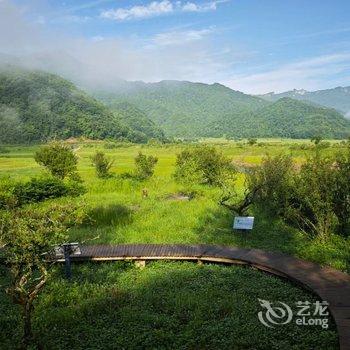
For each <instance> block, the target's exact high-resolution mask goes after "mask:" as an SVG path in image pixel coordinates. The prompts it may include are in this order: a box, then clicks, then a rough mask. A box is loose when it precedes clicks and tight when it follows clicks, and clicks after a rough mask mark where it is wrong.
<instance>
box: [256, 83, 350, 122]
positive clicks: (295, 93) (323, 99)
mask: <svg viewBox="0 0 350 350" xmlns="http://www.w3.org/2000/svg"><path fill="white" fill-rule="evenodd" d="M260 97H262V98H264V99H266V100H267V101H277V100H279V99H280V98H282V97H291V98H293V99H296V100H301V101H309V102H313V103H315V104H318V105H322V106H325V107H330V108H334V109H336V110H338V111H340V112H342V113H343V114H345V115H347V116H348V117H350V86H348V87H341V86H338V87H336V88H334V89H326V90H317V91H306V90H292V91H286V92H282V93H280V94H275V93H273V92H271V93H268V94H265V95H260Z"/></svg>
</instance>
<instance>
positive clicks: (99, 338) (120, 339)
mask: <svg viewBox="0 0 350 350" xmlns="http://www.w3.org/2000/svg"><path fill="white" fill-rule="evenodd" d="M61 272H62V268H59V267H57V268H56V269H55V273H54V276H53V278H52V280H51V282H50V283H49V285H48V286H47V288H46V290H45V292H44V294H43V295H42V296H41V297H40V301H39V303H38V304H37V306H36V312H35V318H34V320H33V321H34V322H33V323H34V327H35V330H36V331H37V333H38V334H40V338H38V342H39V344H41V345H42V347H43V349H48V350H56V349H57V350H60V349H100V350H107V349H245V350H246V349H256V350H258V349H261V350H267V349H281V350H282V349H283V350H284V349H290V350H294V349H300V350H305V349H325V350H326V349H329V350H330V349H337V333H336V330H335V326H334V324H333V323H332V321H331V320H330V327H329V328H328V329H327V330H326V329H322V328H321V327H320V326H297V325H296V324H295V323H294V322H291V323H289V324H287V325H280V326H276V327H275V328H267V327H265V326H264V325H262V324H261V323H260V322H259V320H258V317H257V313H258V311H260V310H261V307H260V305H259V301H258V298H262V299H265V300H270V301H283V302H285V303H287V304H288V305H290V306H291V308H292V309H293V310H294V311H296V310H297V308H296V306H295V303H296V302H297V301H299V300H301V301H310V302H314V301H315V300H316V299H315V298H314V297H313V296H312V295H310V294H309V293H306V292H305V291H302V290H301V289H299V288H297V287H295V286H293V285H291V284H290V283H288V282H285V281H282V280H280V279H278V278H275V277H272V276H268V275H266V274H263V273H261V272H258V271H254V270H252V269H249V268H244V267H238V266H218V265H204V266H198V265H196V264H193V263H189V262H188V263H186V262H172V263H170V262H168V263H166V262H162V263H161V262H154V263H149V264H148V265H147V266H146V268H145V269H142V270H140V269H139V268H135V267H134V266H133V265H132V264H131V263H105V264H102V263H100V264H95V265H94V264H82V265H79V266H74V269H73V275H74V277H73V280H72V282H71V283H69V282H67V281H66V280H65V279H64V278H63V276H62V273H61ZM0 306H1V310H2V312H1V314H0V326H1V333H0V334H1V335H0V348H1V349H7V350H11V349H15V348H16V340H17V339H18V338H17V334H18V333H19V332H20V329H19V327H18V324H19V318H18V313H17V312H16V308H15V307H14V306H13V305H12V304H11V303H10V301H9V300H8V299H7V298H5V297H3V295H1V298H0Z"/></svg>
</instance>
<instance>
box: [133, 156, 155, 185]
mask: <svg viewBox="0 0 350 350" xmlns="http://www.w3.org/2000/svg"><path fill="white" fill-rule="evenodd" d="M157 162H158V158H157V157H154V156H146V155H145V154H142V153H141V152H139V154H138V155H137V156H136V157H135V177H136V178H138V179H140V180H146V179H149V178H150V177H152V176H153V173H154V167H155V166H156V164H157Z"/></svg>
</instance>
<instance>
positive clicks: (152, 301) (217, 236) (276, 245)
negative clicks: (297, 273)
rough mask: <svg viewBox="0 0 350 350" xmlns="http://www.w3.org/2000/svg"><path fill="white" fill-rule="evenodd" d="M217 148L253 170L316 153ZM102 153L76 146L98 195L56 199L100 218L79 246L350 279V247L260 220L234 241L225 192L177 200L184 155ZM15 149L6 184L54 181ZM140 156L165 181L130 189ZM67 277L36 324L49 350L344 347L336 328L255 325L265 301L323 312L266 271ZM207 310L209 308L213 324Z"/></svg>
mask: <svg viewBox="0 0 350 350" xmlns="http://www.w3.org/2000/svg"><path fill="white" fill-rule="evenodd" d="M206 141H207V142H210V143H212V144H215V145H216V146H217V147H218V148H219V149H220V150H222V151H223V153H225V154H226V155H227V156H229V157H230V158H231V159H232V160H233V161H235V162H237V163H244V164H258V163H259V162H260V161H261V159H262V158H263V157H264V156H265V155H266V154H271V155H275V154H278V153H288V154H291V155H292V157H293V159H294V160H295V162H296V163H301V162H302V161H303V160H304V159H305V157H307V155H308V153H309V152H311V151H310V149H309V148H310V146H311V143H309V142H307V141H301V140H296V141H295V140H293V141H292V140H284V141H281V140H277V139H276V140H259V141H258V144H256V145H254V146H248V145H246V144H243V142H238V143H234V142H227V141H224V140H206ZM103 146H104V144H103V143H80V144H77V145H76V147H77V154H78V156H79V174H80V175H81V177H82V178H83V180H84V182H85V185H86V187H87V189H88V192H87V193H86V194H85V195H84V196H82V197H81V198H78V199H71V198H63V199H59V200H56V202H65V201H83V202H85V203H86V205H87V206H88V208H89V211H90V216H91V218H92V219H93V221H92V222H91V223H89V224H85V225H82V226H80V227H78V228H75V229H74V230H72V232H71V235H72V236H71V239H72V241H84V240H86V239H87V238H93V237H98V238H97V239H95V240H93V241H90V242H89V241H88V242H87V244H89V243H93V244H98V243H113V244H117V243H210V244H224V245H230V246H240V247H254V248H262V249H266V250H271V251H282V252H285V253H288V254H291V255H294V256H297V257H301V258H303V259H307V260H311V261H315V262H317V263H320V264H322V265H329V266H332V267H335V268H337V269H340V270H343V271H346V272H350V239H349V238H343V237H340V236H332V237H330V239H329V240H328V241H327V242H326V243H325V242H322V241H319V240H317V239H313V238H312V237H310V236H308V235H307V234H305V233H302V232H300V231H298V230H296V229H293V228H290V227H288V226H286V225H285V224H284V223H283V222H281V221H280V220H279V219H272V218H270V217H266V216H265V215H264V214H262V213H259V212H257V211H255V212H254V215H255V227H254V229H253V230H252V231H251V232H247V233H238V232H233V231H232V229H231V227H232V222H233V217H232V214H231V213H229V212H228V211H227V210H225V209H224V208H222V207H220V206H219V205H218V203H217V202H218V198H219V196H220V191H219V190H218V189H215V188H208V187H204V186H202V187H198V188H196V190H197V195H196V196H195V198H194V199H192V200H190V201H184V200H176V199H173V198H172V197H171V195H172V194H177V193H180V192H182V191H185V190H186V188H184V187H183V186H181V185H179V184H176V183H175V182H174V180H173V178H172V173H173V171H174V163H175V159H176V154H177V153H179V152H180V151H181V149H182V148H183V147H184V146H183V145H181V144H180V145H165V146H159V145H158V146H157V145H153V146H151V145H144V146H141V145H122V146H121V147H118V148H114V149H105V148H104V147H103ZM340 147H342V146H341V144H339V143H337V142H335V141H331V142H330V144H329V147H327V148H326V149H325V150H324V152H336V151H337V150H338V149H339V148H340ZM7 149H8V150H9V153H2V154H0V176H7V175H8V176H11V177H13V178H15V179H23V180H24V179H29V178H30V177H31V176H34V175H39V174H40V173H42V172H43V170H42V168H40V167H39V166H38V165H37V164H36V163H35V161H34V159H33V153H34V151H35V150H36V149H37V147H36V146H28V147H22V146H21V147H17V146H12V147H7ZM97 149H99V150H103V151H104V152H105V153H106V154H108V155H109V156H110V157H111V158H113V159H114V160H115V163H114V166H113V168H112V172H113V173H114V174H115V176H114V177H112V178H110V179H107V180H99V179H97V178H96V176H95V172H94V169H93V167H92V166H91V161H90V157H91V155H92V154H93V153H94V152H95V151H96V150H97ZM139 151H142V152H143V153H145V154H150V155H155V156H157V157H158V159H159V161H158V164H157V166H156V169H155V174H154V176H153V177H152V178H151V179H150V180H147V181H143V182H140V181H136V180H133V179H123V178H121V177H120V176H119V175H120V174H122V173H125V172H130V171H132V169H133V166H134V157H135V156H136V155H137V154H138V152H139ZM238 176H239V179H238V181H237V184H238V189H237V190H238V191H242V190H243V186H244V175H243V174H239V175H238ZM143 188H146V189H147V190H148V193H149V196H148V198H142V195H141V192H142V189H143ZM41 205H47V202H46V203H43V204H41ZM60 273H61V272H60V269H59V268H56V271H55V273H54V278H53V279H52V281H51V282H50V284H49V286H48V288H47V289H46V292H45V296H44V297H43V298H41V300H40V302H39V304H38V305H37V310H38V312H37V314H38V313H40V314H41V315H40V318H38V317H37V318H36V320H35V328H36V329H37V330H38V331H39V333H41V334H44V338H43V342H44V343H45V344H46V345H45V346H46V347H45V348H46V349H62V348H66V347H69V344H73V346H71V348H72V349H83V348H84V349H99V348H100V349H115V348H125V349H126V348H132V349H136V348H139V349H143V348H149V349H154V348H157V349H161V348H174V349H175V348H176V349H181V348H183V349H194V348H203V349H204V348H208V349H209V348H210V349H214V348H236V349H309V348H310V349H311V348H315V349H316V348H317V349H321V348H322V347H320V346H321V345H322V344H323V345H326V347H323V348H324V349H335V348H336V340H335V338H336V336H335V332H334V329H332V327H331V329H330V330H328V331H324V330H320V329H319V328H317V327H316V326H315V327H297V326H296V325H294V326H293V325H290V327H289V328H288V327H286V328H280V330H278V331H270V330H268V329H266V328H262V327H264V326H262V325H261V324H260V323H259V322H258V320H257V317H256V312H257V310H258V308H257V305H256V303H257V298H263V299H267V300H269V299H271V300H281V301H285V302H289V303H293V302H295V301H297V300H310V301H312V300H313V299H312V298H314V297H313V296H311V295H309V294H307V293H306V292H304V291H301V290H300V289H299V288H297V287H295V286H292V285H291V284H289V283H287V282H283V281H281V280H279V279H277V278H274V277H271V276H268V275H264V274H263V273H261V272H257V271H252V270H249V269H244V268H241V267H223V266H211V265H209V266H204V267H198V266H196V265H191V264H189V263H171V264H170V263H169V264H167V263H154V264H151V265H150V266H148V267H147V268H146V269H145V270H142V271H141V270H138V269H135V268H132V267H130V266H129V265H127V264H126V265H125V264H124V265H123V264H120V265H118V264H101V265H98V266H97V265H96V266H95V265H79V266H76V267H75V271H74V274H75V279H74V282H73V283H72V284H68V283H67V282H65V280H63V279H62V276H61V275H60ZM2 274H3V273H2ZM4 278H5V277H4V276H3V279H4ZM186 281H187V282H188V283H186ZM212 300H215V303H213V302H212ZM1 303H2V306H3V307H4V309H6V310H8V312H7V313H2V314H1V316H0V323H1V325H2V326H1V328H3V327H5V328H4V329H5V330H6V334H7V337H6V336H5V337H2V338H1V342H2V344H3V345H1V344H0V348H2V346H3V347H4V348H6V349H7V348H9V349H11V346H12V345H13V344H12V341H11V339H12V340H13V339H15V333H16V332H17V331H18V328H17V329H16V327H15V326H14V325H15V324H16V322H17V321H18V315H17V313H16V312H14V313H13V314H12V313H11V312H10V311H9V310H13V309H11V308H12V306H10V304H9V302H8V301H6V299H5V298H1ZM254 303H255V304H254ZM206 307H209V309H210V312H209V313H208V314H207V313H206V312H205V308H206ZM254 310H255V311H254ZM254 312H255V313H254ZM189 315H193V316H191V317H190V316H189ZM80 317H81V320H82V321H79V319H80ZM92 319H93V321H92ZM259 327H260V328H259ZM150 330H152V332H150ZM108 339H109V340H108ZM111 339H113V340H111ZM11 344H12V345H11ZM89 344H90V345H89ZM91 344H95V345H94V346H92V347H91ZM96 344H102V345H101V346H100V347H98V346H97V345H96ZM142 344H143V345H144V346H142ZM167 344H168V345H169V347H167ZM257 344H261V347H259V346H258V345H257ZM89 346H90V347H89ZM323 348H322V349H323Z"/></svg>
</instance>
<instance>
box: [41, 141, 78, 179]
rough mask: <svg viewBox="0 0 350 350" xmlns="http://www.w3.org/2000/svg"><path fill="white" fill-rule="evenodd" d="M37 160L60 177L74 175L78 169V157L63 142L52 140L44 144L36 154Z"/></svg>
mask: <svg viewBox="0 0 350 350" xmlns="http://www.w3.org/2000/svg"><path fill="white" fill-rule="evenodd" d="M34 159H35V161H36V162H37V163H38V164H40V165H42V166H44V167H45V168H47V169H48V170H49V172H50V173H51V174H52V175H53V176H55V177H58V178H59V179H64V178H65V177H67V176H72V175H73V174H75V173H76V171H77V163H78V158H77V156H76V155H75V154H74V152H73V151H72V149H71V148H70V146H68V145H65V144H64V143H62V142H57V141H55V142H52V143H50V144H48V145H46V146H42V147H41V148H40V149H39V150H38V151H37V152H36V153H35V155H34Z"/></svg>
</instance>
